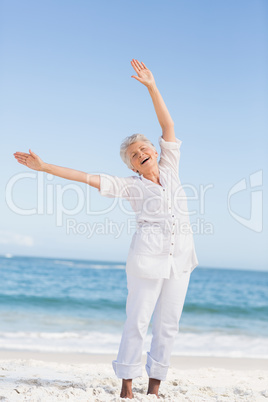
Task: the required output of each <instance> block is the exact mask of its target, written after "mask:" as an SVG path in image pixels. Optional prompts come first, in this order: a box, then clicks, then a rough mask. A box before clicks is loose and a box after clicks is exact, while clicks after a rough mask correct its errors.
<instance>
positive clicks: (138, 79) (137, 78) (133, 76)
mask: <svg viewBox="0 0 268 402" xmlns="http://www.w3.org/2000/svg"><path fill="white" fill-rule="evenodd" d="M131 78H135V79H136V80H137V81H139V82H142V80H141V79H140V78H139V77H137V76H136V75H132V76H131Z"/></svg>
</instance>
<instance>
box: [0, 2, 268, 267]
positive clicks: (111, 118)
mask: <svg viewBox="0 0 268 402" xmlns="http://www.w3.org/2000/svg"><path fill="white" fill-rule="evenodd" d="M0 14H1V16H0V18H1V55H2V57H1V59H2V60H1V65H0V72H1V123H0V129H1V142H2V146H1V150H0V152H1V166H2V169H1V171H0V185H1V194H2V197H1V200H0V202H1V205H0V206H1V211H2V213H1V226H0V254H1V255H5V254H7V253H10V254H12V255H32V256H48V257H61V258H78V259H80V258H82V259H99V260H114V261H125V260H126V257H127V252H128V248H129V244H130V241H131V236H132V234H133V230H132V226H131V224H130V226H131V230H130V227H128V226H127V224H126V222H128V223H129V222H130V220H131V219H134V216H133V215H131V214H128V213H127V212H126V211H124V210H123V206H122V205H123V204H120V203H119V202H117V203H115V204H112V203H113V200H111V199H108V198H105V197H101V196H100V194H99V193H98V191H97V190H96V189H90V188H87V187H86V185H83V184H81V183H75V182H68V181H67V180H64V179H61V178H57V177H47V175H46V174H42V173H41V174H39V175H38V178H39V179H37V174H36V172H34V171H32V170H30V169H28V168H26V167H23V166H22V165H19V164H18V163H17V162H16V160H15V159H14V158H13V153H14V152H16V151H22V152H28V150H29V148H31V149H32V150H33V151H34V152H35V153H37V154H38V155H39V156H40V157H41V158H42V159H43V160H44V161H46V162H48V163H52V164H56V165H60V166H65V167H71V168H74V169H77V170H82V171H87V172H92V173H100V172H105V173H108V174H112V175H117V176H128V175H131V174H132V172H131V171H130V170H128V169H127V167H126V166H125V165H124V164H123V162H122V161H121V159H120V156H119V147H120V143H121V141H122V140H123V139H124V138H125V137H126V136H128V135H131V134H133V133H138V132H140V133H143V134H145V135H146V136H147V137H148V138H149V139H150V140H151V141H152V142H153V143H154V144H155V145H156V146H157V147H158V138H159V136H160V135H161V128H160V126H159V124H158V121H157V118H156V115H155V112H154V108H153V104H152V101H151V99H150V96H149V93H148V91H147V89H146V88H145V87H144V86H143V85H141V84H140V83H139V82H137V81H136V80H135V79H133V78H131V75H133V73H134V71H133V69H132V67H131V64H130V61H131V59H132V58H136V59H138V60H141V61H143V62H144V63H145V64H146V65H147V67H148V68H149V69H151V71H152V72H153V74H154V77H155V80H156V83H157V86H158V88H159V90H160V92H161V94H162V96H163V98H164V100H165V102H166V105H167V107H168V109H169V111H170V114H171V116H172V118H173V120H174V122H175V131H176V135H177V137H178V138H180V139H181V140H182V146H181V161H180V178H181V181H182V183H183V184H185V185H186V188H185V189H186V193H187V195H188V196H189V197H190V196H191V195H193V191H192V188H194V189H195V190H196V194H197V195H198V199H197V200H191V199H189V201H188V206H189V210H190V211H191V212H194V213H192V214H191V222H192V224H194V225H195V244H196V252H197V256H198V259H199V264H200V266H209V267H230V268H232V267H234V268H251V269H267V268H268V255H267V254H268V253H267V240H268V236H267V209H266V210H265V208H263V211H262V207H264V206H265V205H267V180H266V175H267V150H268V140H267V128H268V124H267V107H268V99H267V94H268V91H267V90H268V88H267V87H268V76H267V75H268V73H267V72H268V63H267V59H268V57H267V56H268V54H267V38H268V24H267V14H268V5H267V2H266V1H260V0H256V1H248V0H237V1H235V2H233V1H223V0H219V1H212V0H209V1H208V0H202V1H197V0H192V1H191V2H189V1H186V0H184V1H167V2H164V1H145V2H144V1H139V0H138V1H135V2H130V1H113V2H110V1H102V2H97V1H81V0H78V1H66V0H65V1H56V2H55V1H51V0H48V1H46V2H36V1H28V0H25V1H23V2H21V1H12V0H11V1H2V2H1V13H0ZM158 149H159V147H158ZM22 173H23V174H26V173H28V174H29V173H31V175H29V177H24V176H23V177H21V178H20V180H17V179H18V177H19V176H17V175H18V174H22ZM254 174H255V176H254ZM252 175H253V176H252ZM42 178H43V183H42V182H41V180H42ZM12 179H13V181H14V185H13V187H12V185H11V183H12ZM16 180H17V181H16ZM250 180H251V182H252V183H253V184H254V185H255V186H254V187H250V184H251V185H252V183H250ZM239 182H241V183H240V191H235V192H234V194H232V196H231V198H230V203H229V207H228V194H229V195H230V191H231V189H232V188H233V186H235V184H236V183H239ZM67 185H72V186H70V187H66V186H67ZM38 186H39V191H40V189H42V191H43V197H44V198H43V211H42V206H41V205H40V204H39V213H33V214H32V215H22V214H21V213H18V212H16V211H15V210H14V208H13V207H12V206H11V204H10V202H12V203H13V204H14V205H16V206H17V207H19V208H20V209H21V210H22V209H23V210H28V209H32V208H36V206H37V202H38V199H37V188H38ZM187 186H188V187H187ZM206 186H207V191H205V196H204V197H203V200H204V207H203V209H202V205H201V193H202V188H205V187H206ZM243 186H244V187H243ZM60 191H64V194H63V195H62V196H61V195H60ZM7 193H8V194H7ZM41 195H42V194H41ZM41 195H40V193H39V203H40V200H41V198H42V197H41ZM61 198H62V200H63V201H62V202H63V204H64V207H65V208H66V209H69V210H72V209H74V208H75V207H76V206H77V203H78V200H79V199H80V201H81V200H82V201H81V202H85V203H87V204H88V208H86V207H83V208H82V207H81V208H80V210H79V212H76V213H73V214H72V212H70V215H66V214H63V215H62V221H61V222H59V213H58V212H57V211H59V208H60V204H61ZM10 200H12V201H10ZM47 200H50V201H49V202H48V201H47ZM261 200H262V204H263V206H262V205H261ZM49 203H50V204H51V205H50V206H49V205H48V204H49ZM49 208H50V209H51V210H50V209H49ZM125 208H127V206H126V205H125ZM230 209H231V212H230ZM53 210H54V211H53ZM243 219H244V221H243ZM57 220H58V222H57ZM79 224H80V226H79ZM113 224H116V225H117V226H116V227H117V228H121V229H122V233H120V235H119V236H117V234H116V233H115V229H113ZM98 225H99V226H98ZM71 226H72V229H70V228H71ZM261 226H262V229H261ZM86 230H87V232H86ZM84 232H85V233H84ZM90 233H91V235H90V236H89V234H90Z"/></svg>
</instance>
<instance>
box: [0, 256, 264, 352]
mask: <svg viewBox="0 0 268 402" xmlns="http://www.w3.org/2000/svg"><path fill="white" fill-rule="evenodd" d="M124 268H125V264H124V263H115V262H108V261H91V260H90V261H87V260H70V259H58V258H37V257H15V256H13V257H11V256H10V258H7V257H0V349H12V350H29V351H42V352H46V351H47V352H53V351H55V352H77V353H116V352H117V350H118V346H119V343H120V338H121V333H122V329H123V325H124V321H125V317H126V316H125V304H126V297H127V289H126V273H125V269H124ZM150 339H151V326H150V327H149V330H148V334H147V337H146V340H145V344H144V352H145V351H147V350H149V349H148V348H149V344H150ZM173 355H195V356H226V357H258V358H268V272H264V271H257V270H256V271H253V270H252V271H250V270H235V269H223V268H218V269H217V268H205V267H199V266H198V267H197V268H196V269H195V270H194V271H193V273H192V274H191V279H190V284H189V289H188V293H187V296H186V300H185V305H184V309H183V312H182V317H181V320H180V329H179V333H178V335H177V339H176V341H175V345H174V351H173Z"/></svg>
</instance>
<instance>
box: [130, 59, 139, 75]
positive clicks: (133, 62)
mask: <svg viewBox="0 0 268 402" xmlns="http://www.w3.org/2000/svg"><path fill="white" fill-rule="evenodd" d="M131 65H132V67H133V68H134V70H135V71H136V73H137V74H138V72H139V68H138V67H137V65H136V63H135V61H134V59H133V60H131Z"/></svg>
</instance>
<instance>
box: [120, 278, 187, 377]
mask: <svg viewBox="0 0 268 402" xmlns="http://www.w3.org/2000/svg"><path fill="white" fill-rule="evenodd" d="M190 273H191V272H183V274H182V276H181V277H180V279H175V278H174V276H173V274H171V275H172V277H171V278H170V279H147V278H138V277H135V276H133V275H127V287H128V297H127V305H126V313H127V319H126V322H125V325H124V329H123V334H122V339H121V343H120V347H119V352H118V355H117V360H114V361H113V368H114V371H115V374H116V375H117V377H118V378H124V379H132V378H135V377H140V376H142V364H141V357H142V347H143V341H144V338H145V336H146V333H147V329H148V326H149V323H150V320H151V317H152V314H153V313H154V314H153V323H152V343H151V349H150V352H147V364H146V366H145V368H146V371H147V374H148V376H149V377H150V378H155V379H157V380H165V379H166V375H167V371H168V367H169V364H170V354H171V351H172V347H173V343H174V340H175V336H176V334H177V332H178V328H179V320H180V317H181V313H182V309H183V305H184V300H185V296H186V293H187V289H188V284H189V279H190Z"/></svg>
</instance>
